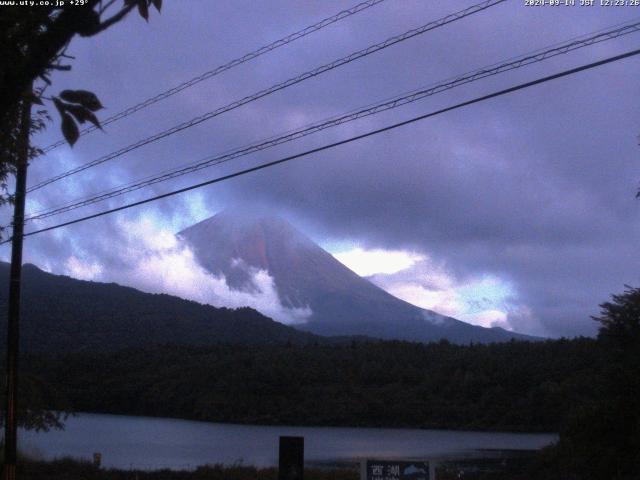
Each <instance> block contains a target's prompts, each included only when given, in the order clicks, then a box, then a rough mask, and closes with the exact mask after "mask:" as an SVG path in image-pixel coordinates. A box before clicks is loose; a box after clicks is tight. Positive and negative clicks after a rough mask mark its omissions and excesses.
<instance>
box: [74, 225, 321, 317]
mask: <svg viewBox="0 0 640 480" xmlns="http://www.w3.org/2000/svg"><path fill="white" fill-rule="evenodd" d="M120 228H121V231H122V232H125V233H124V234H123V237H122V240H123V242H121V243H120V244H119V247H118V252H119V254H118V255H119V261H118V262H117V267H116V268H113V265H114V263H113V262H111V263H101V262H100V256H99V255H94V256H89V255H86V256H84V257H83V258H79V257H78V256H76V255H71V256H69V257H68V258H67V259H66V261H65V262H64V265H63V267H62V273H64V274H66V275H69V276H71V277H75V278H80V279H84V280H94V281H99V282H116V283H119V284H124V285H128V286H132V287H134V288H137V289H139V290H142V291H145V292H148V293H167V294H170V295H175V296H178V297H181V298H185V299H189V300H194V301H196V302H199V303H205V304H209V305H213V306H216V307H229V308H239V307H246V306H249V307H252V308H254V309H256V310H258V311H259V312H261V313H262V314H264V315H266V316H268V317H270V318H272V319H274V320H276V321H278V322H281V323H285V324H288V325H292V324H298V323H304V322H305V321H306V320H307V319H308V318H309V316H310V315H311V310H310V309H309V308H308V307H307V308H287V307H285V306H283V305H282V303H281V302H280V299H279V297H278V292H277V290H276V287H275V284H274V280H273V278H272V277H271V276H270V275H269V274H268V272H266V271H265V270H259V269H255V268H252V269H251V271H250V272H249V273H250V275H251V278H252V284H253V286H254V288H253V289H252V291H251V292H246V291H240V290H235V289H231V288H229V286H228V285H227V283H226V280H225V278H224V276H214V275H212V274H211V273H209V272H207V271H206V270H205V269H204V268H202V267H201V266H200V265H199V264H198V262H197V261H196V259H195V257H194V254H193V252H192V251H191V249H190V248H189V247H188V246H187V245H186V244H185V243H183V242H181V241H179V240H178V238H177V237H176V236H175V235H174V234H173V233H171V232H169V231H167V230H162V229H159V228H158V227H157V226H156V225H155V224H154V223H153V222H152V221H150V220H148V219H146V220H142V221H139V222H132V221H122V222H120Z"/></svg>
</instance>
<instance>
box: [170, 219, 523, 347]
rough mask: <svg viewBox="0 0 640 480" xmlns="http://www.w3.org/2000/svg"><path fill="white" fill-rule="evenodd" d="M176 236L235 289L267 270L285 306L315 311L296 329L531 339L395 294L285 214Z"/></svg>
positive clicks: (418, 337) (420, 337) (215, 222)
mask: <svg viewBox="0 0 640 480" xmlns="http://www.w3.org/2000/svg"><path fill="white" fill-rule="evenodd" d="M178 235H179V237H180V238H182V239H183V240H185V241H186V242H188V244H189V245H190V246H191V247H192V249H193V250H194V253H195V255H196V258H197V259H198V261H199V263H200V264H201V265H202V266H203V267H204V268H206V269H207V270H208V271H210V272H211V273H213V274H214V275H220V274H222V275H224V276H225V277H226V280H227V283H228V284H229V286H230V287H232V288H235V289H241V290H247V291H251V290H252V289H255V288H257V287H256V285H255V284H254V283H253V282H252V276H253V275H254V274H255V272H256V271H257V270H258V269H259V270H266V271H267V272H268V273H269V275H270V276H271V277H273V279H274V282H275V286H276V289H277V291H278V295H279V297H280V300H281V302H282V304H283V305H284V306H286V307H289V308H305V307H309V308H310V309H311V315H310V317H309V318H308V321H307V322H306V323H304V324H301V325H297V328H300V329H304V330H307V331H310V332H313V333H316V334H320V335H368V336H372V337H378V338H384V339H401V340H412V341H422V342H425V341H437V340H440V339H442V338H446V339H448V340H450V341H453V342H458V343H468V342H472V341H473V342H494V341H506V340H509V339H511V338H523V339H524V338H526V339H530V338H531V337H526V336H524V335H519V334H514V333H512V332H507V331H506V330H503V329H500V328H483V327H477V326H473V325H469V324H467V323H464V322H461V321H459V320H456V319H454V318H450V317H445V316H442V315H439V314H437V313H435V312H432V311H429V310H425V309H422V308H419V307H416V306H414V305H411V304H409V303H407V302H405V301H403V300H400V299H398V298H396V297H393V296H392V295H390V294H389V293H387V292H385V291H384V290H382V289H381V288H379V287H377V286H375V285H374V284H372V283H371V282H369V281H368V280H365V279H364V278H361V277H359V276H358V275H357V274H355V273H354V272H352V271H351V270H349V269H348V268H347V267H345V266H344V265H343V264H341V263H340V262H338V261H337V260H336V259H335V258H334V257H333V256H332V255H330V254H329V253H328V252H326V251H325V250H323V249H322V248H320V247H319V246H318V245H316V244H315V243H314V242H313V241H312V240H310V239H309V238H307V237H306V236H305V235H303V234H302V233H300V232H299V231H297V230H296V229H295V228H294V227H293V226H291V225H290V224H289V223H288V222H287V221H285V220H283V219H281V218H277V217H268V216H254V217H251V216H248V217H245V216H242V215H238V214H236V213H234V212H222V213H220V214H218V215H215V216H214V217H211V218H209V219H207V220H204V221H202V222H200V223H198V224H196V225H193V226H191V227H189V228H187V229H185V230H183V231H182V232H180V233H179V234H178Z"/></svg>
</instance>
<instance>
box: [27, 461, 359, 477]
mask: <svg viewBox="0 0 640 480" xmlns="http://www.w3.org/2000/svg"><path fill="white" fill-rule="evenodd" d="M18 474H19V475H20V478H21V479H24V480H45V479H46V480H76V479H85V480H131V479H133V478H135V479H138V480H276V479H277V478H278V471H277V469H275V468H263V469H256V468H254V467H245V466H227V467H223V466H221V465H206V466H202V467H199V468H197V469H196V470H193V471H175V470H157V471H153V472H145V471H139V470H105V469H100V468H97V467H95V466H94V465H93V464H91V463H88V462H79V461H75V460H69V459H62V460H56V461H54V462H33V461H26V462H22V463H20V464H19V465H18ZM304 478H305V479H306V480H357V479H358V472H357V471H356V470H348V469H341V470H319V469H305V471H304Z"/></svg>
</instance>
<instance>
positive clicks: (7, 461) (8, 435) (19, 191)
mask: <svg viewBox="0 0 640 480" xmlns="http://www.w3.org/2000/svg"><path fill="white" fill-rule="evenodd" d="M30 130H31V100H30V99H29V96H25V99H24V100H23V101H22V107H21V108H20V131H19V133H18V138H17V142H16V149H17V151H16V192H15V199H14V201H15V203H14V208H13V232H12V237H11V273H10V277H9V313H8V316H7V320H8V321H7V397H6V398H7V403H6V408H5V415H4V419H5V423H4V478H5V480H15V478H16V460H17V444H18V438H17V434H18V418H17V413H18V407H17V397H18V353H19V342H20V280H21V278H22V240H23V239H22V235H23V233H24V204H25V197H26V194H27V192H26V190H27V166H28V163H29V133H30Z"/></svg>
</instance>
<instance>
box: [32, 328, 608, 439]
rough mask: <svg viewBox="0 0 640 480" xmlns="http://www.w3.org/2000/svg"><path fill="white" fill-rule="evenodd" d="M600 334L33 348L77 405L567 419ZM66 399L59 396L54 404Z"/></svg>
mask: <svg viewBox="0 0 640 480" xmlns="http://www.w3.org/2000/svg"><path fill="white" fill-rule="evenodd" d="M599 355H600V350H599V349H598V348H597V344H596V342H595V341H593V340H590V339H577V340H571V341H568V340H560V341H547V342H535V343H524V342H511V343H505V344H493V345H479V344H478V345H472V346H456V345H452V344H449V343H448V342H441V343H436V344H428V345H423V344H416V343H407V342H374V343H355V342H354V343H352V344H351V345H333V346H330V345H317V344H309V345H301V346H296V345H292V344H290V345H280V346H241V345H218V346H210V347H202V348H198V347H184V346H171V345H167V346H163V347H156V348H147V349H129V350H125V351H121V352H118V353H115V354H111V353H102V354H100V353H79V354H68V355H56V356H49V355H47V356H37V357H30V358H27V359H25V362H24V367H25V369H27V370H29V371H30V373H32V374H34V375H38V376H40V377H41V378H42V379H44V380H45V381H46V382H47V383H50V384H53V385H56V387H57V388H59V389H60V394H61V396H62V397H66V398H67V399H68V401H69V402H70V404H71V406H72V407H73V408H74V409H76V410H77V411H85V412H103V413H118V414H131V415H152V416H166V417H180V418H190V419H197V420H209V421H217V422H242V423H259V424H295V425H351V426H388V427H413V428H458V429H482V430H488V429H490V430H522V431H557V430H558V429H559V428H560V427H561V426H562V423H563V421H564V420H565V419H566V418H567V417H568V414H569V412H570V411H571V410H572V408H573V407H574V406H575V405H576V404H582V403H585V402H586V401H589V399H590V397H591V396H592V395H593V389H592V388H591V387H592V384H593V383H594V382H595V379H596V378H597V376H598V375H599V370H598V365H599V364H600V362H599V361H598V358H597V357H598V356H599ZM52 406H54V405H52Z"/></svg>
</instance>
